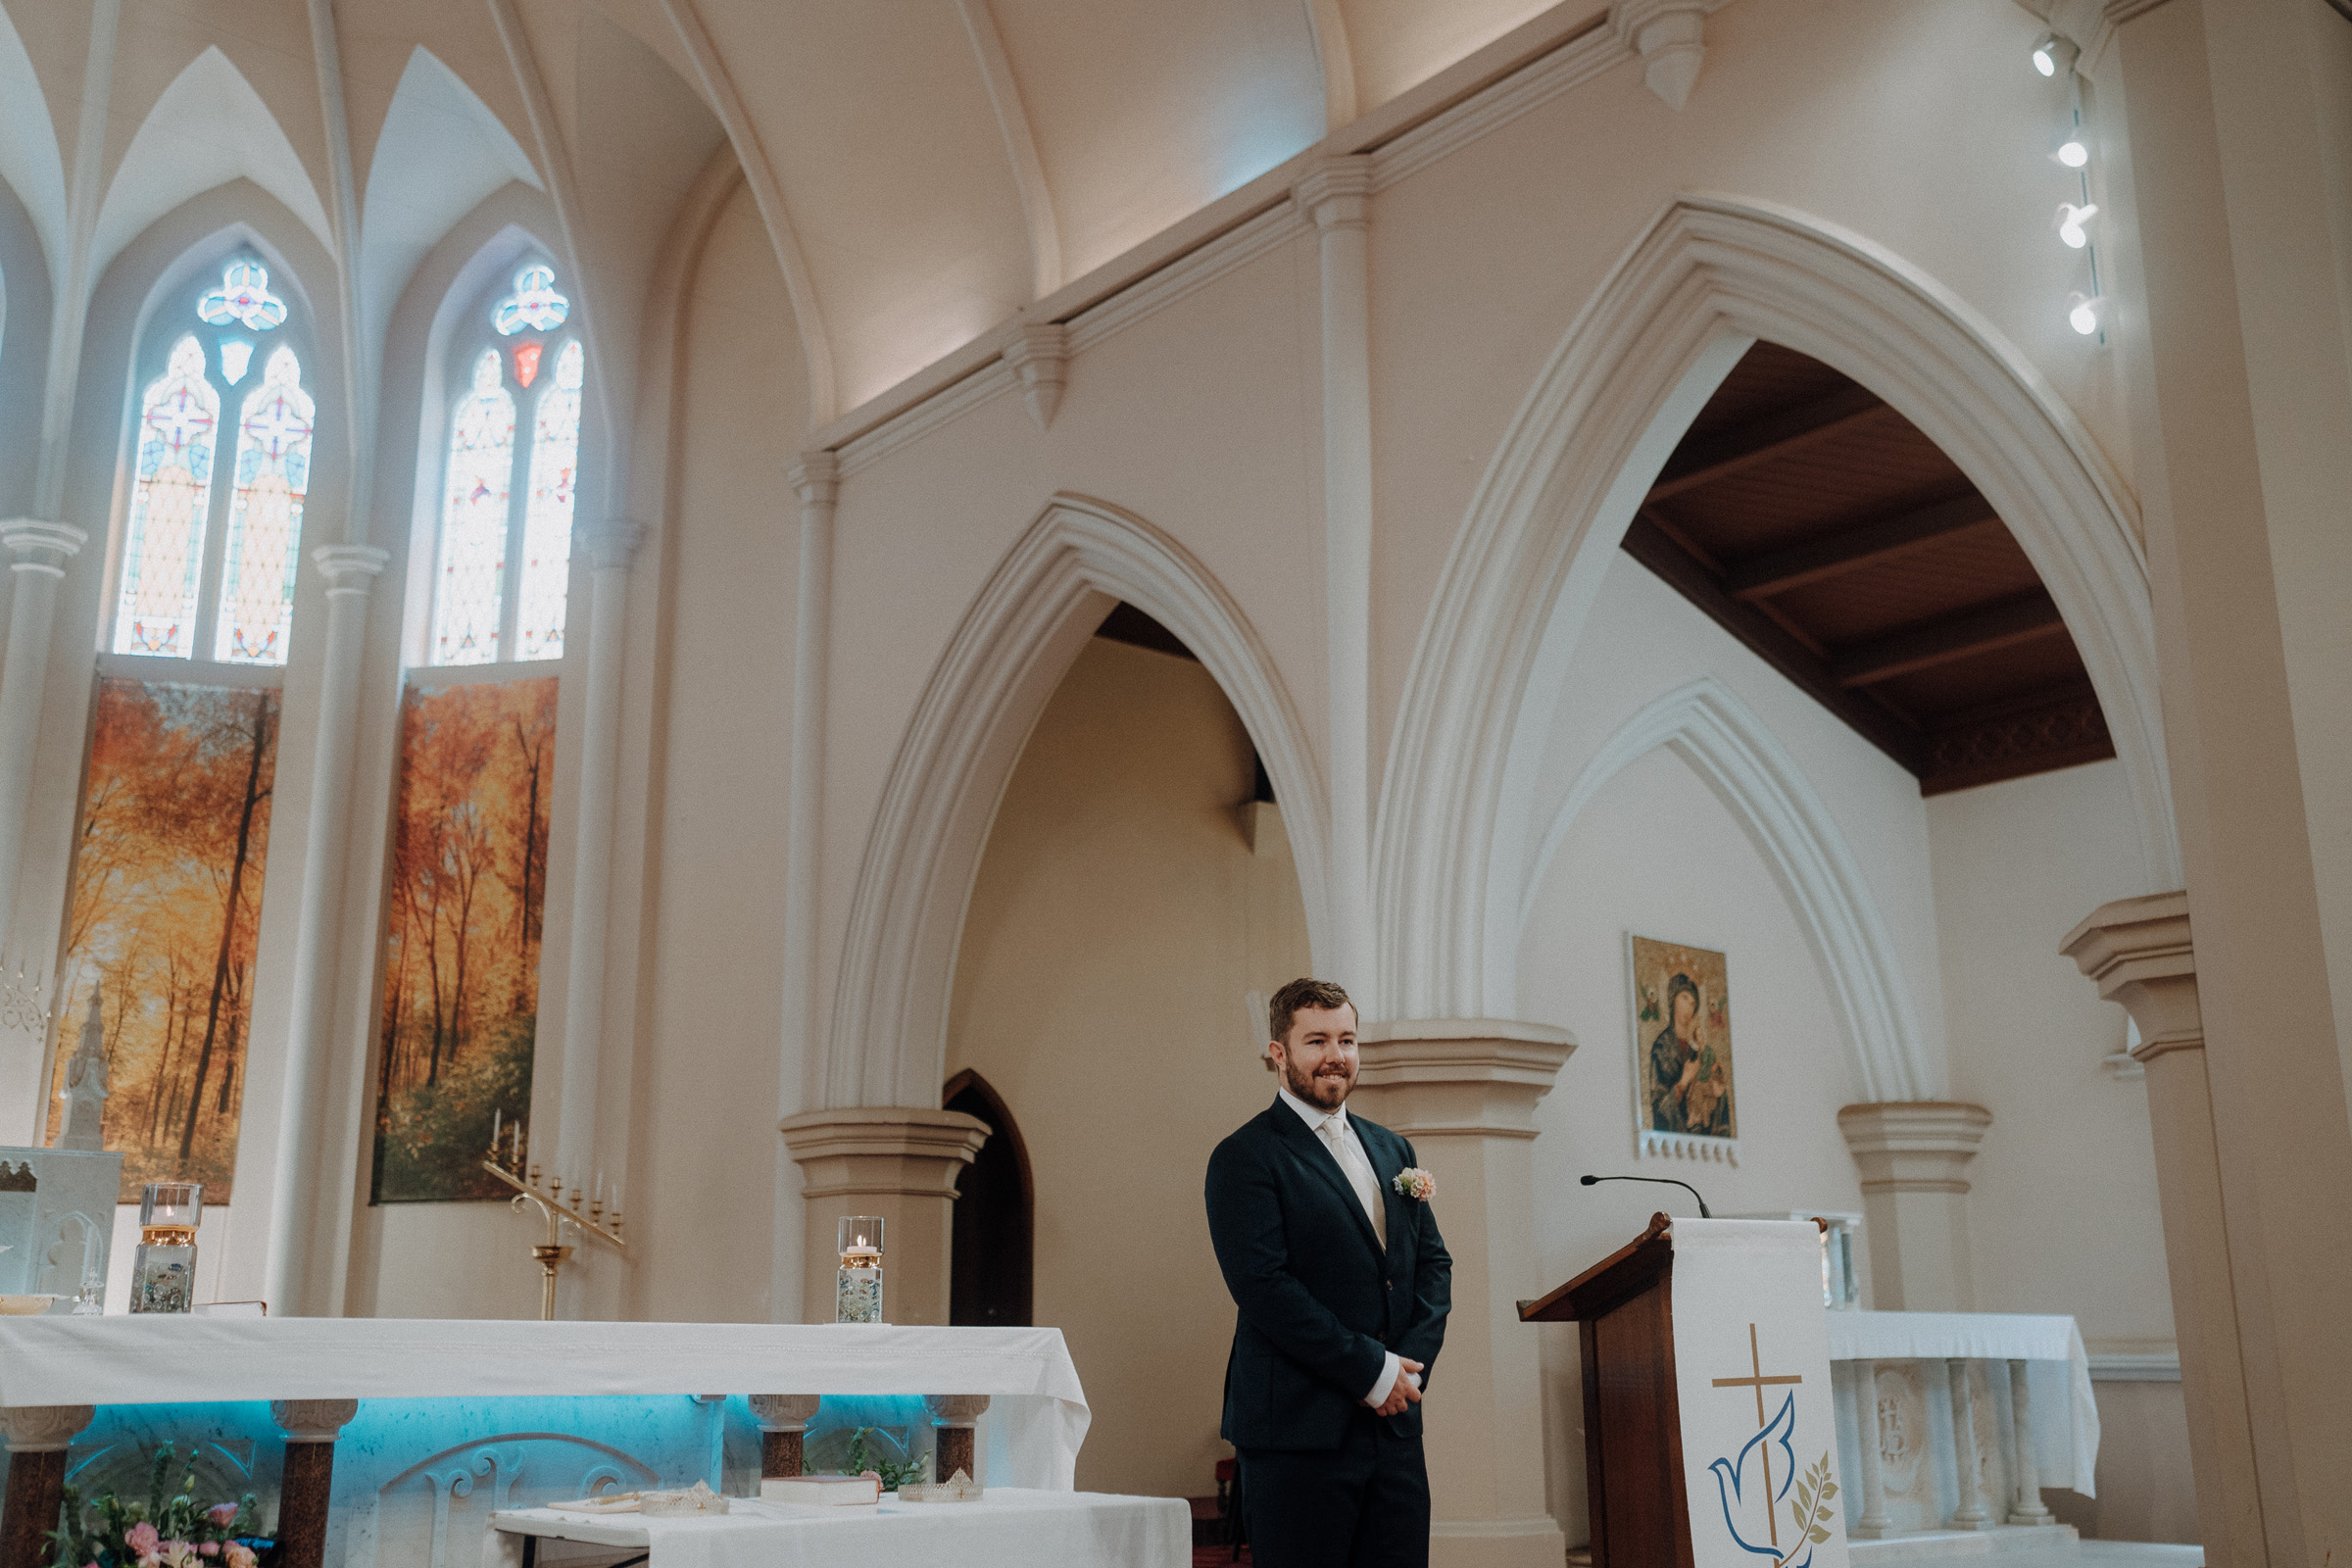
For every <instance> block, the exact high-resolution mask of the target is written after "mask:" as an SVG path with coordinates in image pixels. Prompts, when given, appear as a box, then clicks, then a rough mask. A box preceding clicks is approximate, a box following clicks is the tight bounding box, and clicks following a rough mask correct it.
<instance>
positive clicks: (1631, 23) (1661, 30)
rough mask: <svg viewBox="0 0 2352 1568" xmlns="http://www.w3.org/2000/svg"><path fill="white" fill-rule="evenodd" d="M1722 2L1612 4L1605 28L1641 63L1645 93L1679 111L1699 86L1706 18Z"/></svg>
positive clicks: (1623, 0) (1625, 0)
mask: <svg viewBox="0 0 2352 1568" xmlns="http://www.w3.org/2000/svg"><path fill="white" fill-rule="evenodd" d="M1725 4H1726V0H1617V3H1616V4H1615V5H1613V6H1611V7H1609V26H1610V28H1611V30H1613V31H1614V32H1615V33H1616V34H1617V37H1618V40H1619V41H1620V42H1622V43H1623V44H1624V45H1625V46H1626V47H1627V48H1628V49H1631V50H1633V51H1634V52H1635V53H1636V54H1638V55H1640V56H1641V57H1642V81H1644V82H1645V83H1647V84H1648V86H1649V90H1650V91H1651V92H1654V93H1656V94H1657V95H1658V96H1659V97H1660V98H1663V99H1664V100H1666V104H1667V107H1669V108H1672V109H1680V108H1682V107H1683V104H1684V102H1685V101H1686V100H1688V99H1689V98H1690V96H1691V84H1692V83H1694V82H1696V81H1697V80H1698V68H1699V66H1700V64H1701V63H1703V62H1704V61H1705V60H1706V58H1707V32H1706V26H1707V13H1709V12H1711V11H1716V10H1719V9H1721V8H1722V7H1723V6H1724V5H1725Z"/></svg>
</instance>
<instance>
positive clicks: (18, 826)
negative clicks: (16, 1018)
mask: <svg viewBox="0 0 2352 1568" xmlns="http://www.w3.org/2000/svg"><path fill="white" fill-rule="evenodd" d="M89 537H90V536H89V535H88V534H86V533H83V532H82V531H81V530H80V529H79V528H76V527H73V526H72V525H71V524H68V523H63V522H36V521H34V520H33V519H32V518H30V517H12V518H10V519H9V520H8V521H6V522H0V544H4V545H6V546H7V547H8V554H9V570H10V572H11V574H12V575H13V576H14V577H15V578H16V584H17V592H16V597H15V598H14V600H12V601H11V603H10V607H9V613H8V662H7V663H6V665H5V666H0V940H5V939H6V937H7V936H8V927H9V925H10V924H11V923H12V922H13V921H14V919H15V917H16V907H17V880H18V873H19V871H20V870H22V869H23V865H24V860H25V813H26V811H27V810H28V809H30V808H31V804H32V752H33V746H34V743H35V742H36V741H38V740H39V738H40V732H41V693H42V691H43V689H44V688H45V687H46V686H47V684H48V680H49V640H50V632H51V630H52V628H54V626H55V625H56V622H57V585H58V584H59V583H60V582H62V581H64V580H65V575H66V563H67V562H69V561H71V560H73V556H74V555H75V554H76V553H77V552H78V551H79V550H80V549H81V547H82V546H83V545H85V544H87V543H88V542H89ZM43 1093H44V1094H46V1093H47V1086H45V1085H44V1086H43Z"/></svg>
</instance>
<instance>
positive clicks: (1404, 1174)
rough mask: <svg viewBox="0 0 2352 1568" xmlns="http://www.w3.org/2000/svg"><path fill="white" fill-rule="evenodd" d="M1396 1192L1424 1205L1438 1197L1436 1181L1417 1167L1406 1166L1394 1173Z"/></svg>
mask: <svg viewBox="0 0 2352 1568" xmlns="http://www.w3.org/2000/svg"><path fill="white" fill-rule="evenodd" d="M1394 1185H1395V1186H1396V1189H1397V1192H1398V1193H1399V1194H1400V1195H1402V1196H1403V1197H1406V1198H1409V1199H1412V1200H1413V1201H1415V1202H1420V1203H1426V1202H1428V1201H1430V1200H1431V1199H1433V1198H1435V1197H1437V1195H1438V1179H1437V1178H1436V1177H1435V1176H1432V1175H1431V1174H1430V1173H1429V1172H1427V1171H1425V1170H1423V1169H1422V1168H1421V1167H1420V1166H1418V1165H1407V1166H1405V1167H1404V1169H1402V1170H1400V1171H1398V1172H1397V1180H1396V1182H1395V1184H1394Z"/></svg>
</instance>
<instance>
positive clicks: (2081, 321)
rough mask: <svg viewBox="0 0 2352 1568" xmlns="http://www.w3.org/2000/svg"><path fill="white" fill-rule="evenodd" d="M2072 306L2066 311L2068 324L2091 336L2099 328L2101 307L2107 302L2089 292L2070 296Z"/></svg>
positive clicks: (2086, 335)
mask: <svg viewBox="0 0 2352 1568" xmlns="http://www.w3.org/2000/svg"><path fill="white" fill-rule="evenodd" d="M2070 300H2071V308H2070V309H2069V310H2068V311H2067V313H2066V324H2067V325H2069V326H2071V327H2073V328H2074V329H2075V330H2076V331H2078V332H2080V333H2082V335H2083V336H2084V337H2088V336H2090V335H2091V334H2092V333H2093V332H2096V331H2097V330H2098V329H2099V307H2100V306H2102V305H2104V304H2106V303H2107V302H2106V301H2105V300H2102V299H2097V298H2094V297H2093V296H2091V295H2087V294H2075V295H2072V296H2070Z"/></svg>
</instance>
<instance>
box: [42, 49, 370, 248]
mask: <svg viewBox="0 0 2352 1568" xmlns="http://www.w3.org/2000/svg"><path fill="white" fill-rule="evenodd" d="M240 177H242V178H245V179H250V180H252V181H253V182H254V183H255V184H256V185H259V186H261V187H262V189H264V190H266V191H268V192H269V193H270V195H272V196H274V197H276V198H277V199H278V200H279V201H280V202H282V203H284V204H285V207H286V210H287V211H288V212H290V213H292V214H293V215H294V216H295V217H296V218H297V219H299V220H300V221H302V224H303V226H304V227H306V228H308V229H309V230H310V231H311V232H312V233H313V234H314V235H316V236H317V237H318V240H319V245H320V246H322V247H323V248H324V249H325V250H326V252H327V254H328V255H330V256H331V255H333V254H334V252H335V240H334V229H333V227H332V226H331V225H330V224H329V223H328V222H327V221H326V207H325V205H324V204H323V203H321V202H320V201H319V188H318V187H317V186H316V185H314V184H312V183H311V176H310V172H309V171H308V170H306V169H305V168H304V167H303V163H302V158H301V156H300V155H299V154H297V153H296V152H295V151H294V144H293V143H292V142H291V141H288V140H287V139H286V133H285V130H284V128H283V127H282V126H280V125H279V124H278V123H277V117H276V116H274V115H272V114H271V113H270V106H269V105H267V104H265V103H263V102H262V95H261V94H260V93H257V92H255V91H254V90H253V83H251V82H249V81H247V80H246V79H245V74H244V73H243V72H241V71H239V70H238V69H237V68H236V67H235V66H234V65H232V64H230V62H229V58H228V56H226V55H224V54H222V53H221V49H220V46H219V45H213V46H210V47H208V48H207V49H206V50H205V51H204V52H203V53H202V54H200V55H198V56H197V57H196V58H195V59H193V60H191V61H189V62H188V63H187V66H186V67H185V69H183V70H182V71H181V72H180V73H179V74H178V75H176V76H174V77H172V85H171V86H169V87H166V88H165V89H164V91H163V95H162V96H161V97H159V98H157V99H156V101H155V104H154V107H152V108H150V109H149V110H148V111H147V118H146V119H145V120H144V121H142V122H140V124H139V128H138V132H137V134H136V135H134V136H132V137H131V139H130V148H129V150H128V151H126V152H125V153H123V162H122V163H121V164H119V165H118V166H116V169H115V177H114V180H113V182H112V183H111V184H109V185H108V186H107V190H106V200H105V202H104V203H103V204H102V205H101V206H100V207H99V209H98V226H97V229H96V231H95V233H94V235H93V237H92V239H91V242H90V270H89V275H90V276H92V277H97V276H100V275H102V274H103V273H104V272H105V271H106V268H107V264H108V263H109V262H112V261H113V260H114V259H115V257H116V256H117V255H119V254H121V252H122V250H123V246H125V245H127V244H129V243H130V242H131V241H132V240H133V239H135V238H137V237H138V235H139V234H140V233H142V232H143V231H145V229H146V228H147V226H148V225H149V224H151V223H153V222H154V221H156V220H157V219H159V218H161V217H163V216H164V215H165V214H166V213H168V212H170V211H171V210H172V208H174V207H177V206H178V205H179V204H180V203H182V202H184V201H186V200H187V199H188V198H189V197H191V196H194V195H197V194H199V193H201V192H203V191H208V190H211V189H212V188H213V187H214V186H216V185H225V184H227V183H228V182H229V181H230V180H232V179H237V178H240Z"/></svg>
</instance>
